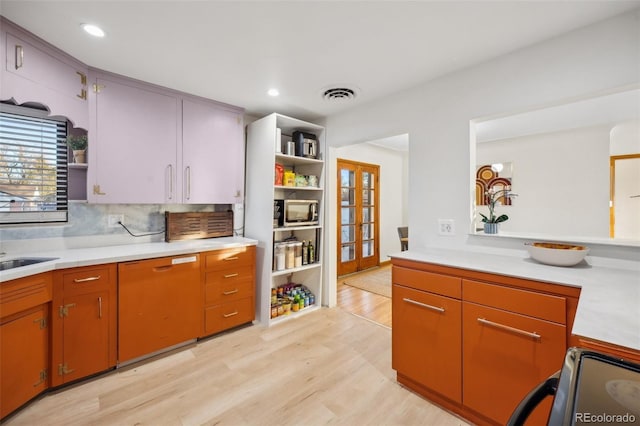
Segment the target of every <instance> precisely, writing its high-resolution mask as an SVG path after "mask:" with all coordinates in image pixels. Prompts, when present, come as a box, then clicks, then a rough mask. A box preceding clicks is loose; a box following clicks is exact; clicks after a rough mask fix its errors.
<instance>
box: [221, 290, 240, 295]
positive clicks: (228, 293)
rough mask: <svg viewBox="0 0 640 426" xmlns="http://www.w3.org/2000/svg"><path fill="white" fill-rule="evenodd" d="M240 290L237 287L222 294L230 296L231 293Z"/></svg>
mask: <svg viewBox="0 0 640 426" xmlns="http://www.w3.org/2000/svg"><path fill="white" fill-rule="evenodd" d="M238 291H239V290H238V289H237V288H236V289H235V290H231V291H223V292H222V294H223V295H225V296H229V295H231V294H236V293H237V292H238Z"/></svg>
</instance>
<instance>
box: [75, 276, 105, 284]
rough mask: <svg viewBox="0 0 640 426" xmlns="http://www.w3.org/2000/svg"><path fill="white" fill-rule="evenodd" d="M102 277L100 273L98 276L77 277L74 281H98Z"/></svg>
mask: <svg viewBox="0 0 640 426" xmlns="http://www.w3.org/2000/svg"><path fill="white" fill-rule="evenodd" d="M99 279H100V275H98V276H97V277H88V278H75V279H74V280H73V282H74V283H86V282H89V281H97V280H99Z"/></svg>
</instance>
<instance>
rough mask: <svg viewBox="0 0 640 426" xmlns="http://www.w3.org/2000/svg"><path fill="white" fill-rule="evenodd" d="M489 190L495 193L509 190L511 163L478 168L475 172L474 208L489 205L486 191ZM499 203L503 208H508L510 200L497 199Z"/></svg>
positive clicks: (486, 165)
mask: <svg viewBox="0 0 640 426" xmlns="http://www.w3.org/2000/svg"><path fill="white" fill-rule="evenodd" d="M501 174H502V175H501ZM490 188H493V189H494V190H495V191H498V190H502V189H507V188H511V163H497V164H485V165H483V166H478V170H477V171H476V206H486V205H488V204H489V195H488V194H487V191H488V190H489V189H490ZM499 202H500V204H502V205H503V206H510V205H511V204H512V198H511V197H504V196H503V197H501V198H500V199H499Z"/></svg>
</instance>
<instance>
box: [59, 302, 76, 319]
mask: <svg viewBox="0 0 640 426" xmlns="http://www.w3.org/2000/svg"><path fill="white" fill-rule="evenodd" d="M75 306H76V304H75V303H69V304H68V305H64V306H60V307H58V315H60V318H64V317H68V316H69V308H73V307H75Z"/></svg>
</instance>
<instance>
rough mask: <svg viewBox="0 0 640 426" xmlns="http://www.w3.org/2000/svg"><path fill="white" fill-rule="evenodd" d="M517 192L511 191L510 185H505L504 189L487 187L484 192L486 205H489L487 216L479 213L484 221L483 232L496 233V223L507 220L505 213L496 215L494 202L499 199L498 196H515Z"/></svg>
mask: <svg viewBox="0 0 640 426" xmlns="http://www.w3.org/2000/svg"><path fill="white" fill-rule="evenodd" d="M517 195H518V194H514V193H513V192H511V187H509V186H507V187H505V188H504V189H498V190H496V189H495V188H489V190H487V191H486V192H485V196H486V198H487V205H488V206H489V216H487V215H485V214H482V213H479V214H480V216H482V222H484V232H485V234H497V233H498V224H499V223H501V222H505V221H507V220H509V216H507V215H506V214H501V215H500V216H498V215H497V214H496V204H497V203H498V201H499V200H500V198H502V197H505V198H512V197H516V196H517Z"/></svg>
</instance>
